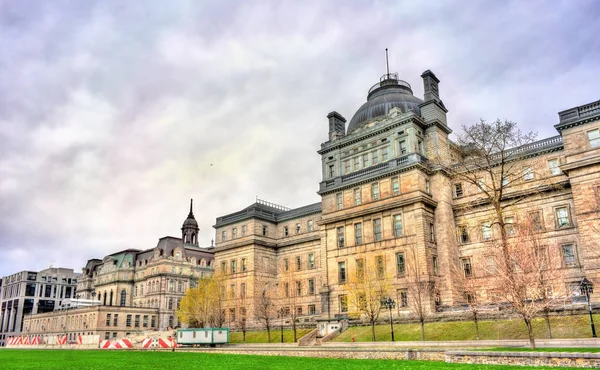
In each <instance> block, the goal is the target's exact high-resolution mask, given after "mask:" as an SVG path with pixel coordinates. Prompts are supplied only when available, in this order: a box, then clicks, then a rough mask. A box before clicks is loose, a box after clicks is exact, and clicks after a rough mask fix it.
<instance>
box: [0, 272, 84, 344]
mask: <svg viewBox="0 0 600 370" xmlns="http://www.w3.org/2000/svg"><path fill="white" fill-rule="evenodd" d="M80 276H81V274H79V273H75V272H74V271H73V269H67V268H61V267H50V268H47V269H45V270H42V271H39V272H35V271H21V272H18V273H16V274H12V275H9V276H5V277H3V278H2V281H3V285H2V289H1V291H0V346H4V342H5V340H6V338H7V337H11V336H16V335H20V334H21V333H22V332H23V331H24V329H23V327H24V324H23V322H24V320H25V318H26V317H31V315H34V314H37V313H43V312H52V311H54V310H55V309H56V308H58V307H59V306H60V304H61V302H62V301H64V300H66V299H70V298H74V297H75V296H76V294H77V283H78V279H79V278H80Z"/></svg>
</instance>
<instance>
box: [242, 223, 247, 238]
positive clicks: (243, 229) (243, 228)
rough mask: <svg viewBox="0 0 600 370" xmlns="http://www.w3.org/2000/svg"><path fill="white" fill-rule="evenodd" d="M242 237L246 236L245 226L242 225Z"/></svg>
mask: <svg viewBox="0 0 600 370" xmlns="http://www.w3.org/2000/svg"><path fill="white" fill-rule="evenodd" d="M242 236H246V225H242Z"/></svg>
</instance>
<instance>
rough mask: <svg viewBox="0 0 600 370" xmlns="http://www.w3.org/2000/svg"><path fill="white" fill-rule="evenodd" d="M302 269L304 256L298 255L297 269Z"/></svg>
mask: <svg viewBox="0 0 600 370" xmlns="http://www.w3.org/2000/svg"><path fill="white" fill-rule="evenodd" d="M300 270H302V258H300V256H296V271H300Z"/></svg>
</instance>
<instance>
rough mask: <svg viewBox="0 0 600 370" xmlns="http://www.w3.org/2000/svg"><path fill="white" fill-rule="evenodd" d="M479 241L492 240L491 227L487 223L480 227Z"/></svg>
mask: <svg viewBox="0 0 600 370" xmlns="http://www.w3.org/2000/svg"><path fill="white" fill-rule="evenodd" d="M481 239H482V240H484V241H485V240H491V239H492V226H491V225H490V223H489V222H486V223H484V224H483V225H481Z"/></svg>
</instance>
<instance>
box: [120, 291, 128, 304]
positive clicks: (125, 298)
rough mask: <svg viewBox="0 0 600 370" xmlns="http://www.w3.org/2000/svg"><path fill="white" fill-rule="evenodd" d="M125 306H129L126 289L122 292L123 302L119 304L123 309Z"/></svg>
mask: <svg viewBox="0 0 600 370" xmlns="http://www.w3.org/2000/svg"><path fill="white" fill-rule="evenodd" d="M125 304H127V292H126V291H125V289H123V290H121V302H119V305H120V306H121V307H124V306H125Z"/></svg>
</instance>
